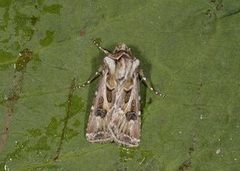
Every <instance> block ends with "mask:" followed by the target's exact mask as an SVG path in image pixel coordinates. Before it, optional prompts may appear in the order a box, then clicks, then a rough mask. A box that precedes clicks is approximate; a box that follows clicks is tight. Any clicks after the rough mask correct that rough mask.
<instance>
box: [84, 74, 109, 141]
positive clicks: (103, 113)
mask: <svg viewBox="0 0 240 171" xmlns="http://www.w3.org/2000/svg"><path fill="white" fill-rule="evenodd" d="M106 74H107V73H103V78H102V79H101V80H100V82H99V85H98V89H97V91H96V93H95V99H94V100H93V105H92V107H91V112H90V115H89V119H88V125H87V131H86V137H87V140H88V141H89V142H100V143H101V142H108V141H112V135H111V133H110V131H109V129H108V124H109V122H110V120H111V116H110V115H111V110H112V104H111V103H107V102H106V101H105V100H104V99H106V98H107V97H106V94H107V87H106V84H105V82H106V79H105V78H106V76H105V75H106Z"/></svg>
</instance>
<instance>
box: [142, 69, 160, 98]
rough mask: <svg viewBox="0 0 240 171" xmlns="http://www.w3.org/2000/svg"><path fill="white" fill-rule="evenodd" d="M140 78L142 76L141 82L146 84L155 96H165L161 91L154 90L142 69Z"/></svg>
mask: <svg viewBox="0 0 240 171" xmlns="http://www.w3.org/2000/svg"><path fill="white" fill-rule="evenodd" d="M139 76H140V80H141V81H143V82H144V84H145V85H146V86H147V87H148V88H149V89H150V90H151V91H152V92H154V94H156V95H159V96H164V95H163V94H161V93H160V92H159V91H157V90H156V89H155V88H153V86H152V84H151V83H150V82H149V81H148V80H147V78H146V77H145V75H144V73H143V70H142V69H140V71H139Z"/></svg>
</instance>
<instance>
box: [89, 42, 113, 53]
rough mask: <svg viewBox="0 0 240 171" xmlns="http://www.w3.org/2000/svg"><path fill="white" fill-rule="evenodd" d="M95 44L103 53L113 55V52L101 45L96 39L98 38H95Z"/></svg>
mask: <svg viewBox="0 0 240 171" xmlns="http://www.w3.org/2000/svg"><path fill="white" fill-rule="evenodd" d="M93 44H94V45H96V46H97V48H98V49H99V50H101V51H102V52H103V53H105V54H106V55H107V56H108V55H111V52H110V51H109V50H107V49H105V48H103V47H101V46H100V44H99V43H98V42H97V41H96V40H93Z"/></svg>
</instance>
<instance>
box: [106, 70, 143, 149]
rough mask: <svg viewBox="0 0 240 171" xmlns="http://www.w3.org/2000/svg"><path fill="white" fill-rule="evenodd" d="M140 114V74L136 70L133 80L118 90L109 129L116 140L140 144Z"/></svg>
mask: <svg viewBox="0 0 240 171" xmlns="http://www.w3.org/2000/svg"><path fill="white" fill-rule="evenodd" d="M129 82H130V83H131V84H130V85H131V86H129ZM140 115H141V112H140V101H139V76H138V72H134V73H133V76H132V78H131V80H128V81H126V86H123V88H121V90H119V91H118V92H116V101H115V104H114V107H113V111H112V119H111V122H110V124H109V130H110V131H111V133H112V136H113V138H114V141H115V142H117V143H119V144H122V145H126V146H129V147H137V146H138V145H139V142H140V131H141V117H140Z"/></svg>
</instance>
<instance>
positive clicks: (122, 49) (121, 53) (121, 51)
mask: <svg viewBox="0 0 240 171" xmlns="http://www.w3.org/2000/svg"><path fill="white" fill-rule="evenodd" d="M121 57H125V58H133V56H132V52H131V49H130V48H129V47H128V46H127V45H126V44H125V43H121V44H119V45H117V46H116V48H115V49H114V51H113V58H114V59H117V60H118V59H120V58H121Z"/></svg>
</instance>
